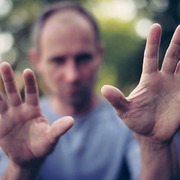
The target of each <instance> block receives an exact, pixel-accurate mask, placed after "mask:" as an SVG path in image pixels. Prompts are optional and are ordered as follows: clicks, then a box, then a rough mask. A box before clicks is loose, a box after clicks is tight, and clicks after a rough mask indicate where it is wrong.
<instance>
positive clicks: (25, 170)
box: [2, 160, 42, 180]
mask: <svg viewBox="0 0 180 180" xmlns="http://www.w3.org/2000/svg"><path fill="white" fill-rule="evenodd" d="M41 164H42V163H37V164H34V163H33V164H32V165H30V164H29V165H28V166H27V165H25V166H23V165H18V164H16V163H14V162H13V161H11V160H10V161H9V164H8V167H7V169H6V172H5V174H4V176H3V178H2V180H9V179H11V180H22V179H26V180H35V179H36V177H37V174H38V171H39V169H40V167H41Z"/></svg>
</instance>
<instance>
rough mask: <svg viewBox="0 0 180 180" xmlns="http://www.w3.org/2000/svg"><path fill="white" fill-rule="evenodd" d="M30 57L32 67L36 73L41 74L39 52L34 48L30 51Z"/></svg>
mask: <svg viewBox="0 0 180 180" xmlns="http://www.w3.org/2000/svg"><path fill="white" fill-rule="evenodd" d="M28 56H29V60H30V61H31V63H32V65H33V66H34V68H35V70H36V72H37V73H39V72H40V71H41V68H40V67H41V66H40V57H39V53H38V52H37V50H36V49H34V48H32V49H30V51H29V53H28Z"/></svg>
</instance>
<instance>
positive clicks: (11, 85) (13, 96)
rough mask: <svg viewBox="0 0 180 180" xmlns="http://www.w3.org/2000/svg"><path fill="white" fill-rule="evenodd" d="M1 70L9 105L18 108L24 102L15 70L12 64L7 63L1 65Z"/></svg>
mask: <svg viewBox="0 0 180 180" xmlns="http://www.w3.org/2000/svg"><path fill="white" fill-rule="evenodd" d="M0 69H1V75H2V80H3V82H4V86H5V90H6V94H7V97H8V100H9V103H10V104H11V105H12V106H18V105H19V104H21V103H22V100H21V96H20V92H19V91H18V89H17V86H16V83H15V79H14V73H13V70H12V68H11V66H10V64H8V63H6V62H3V63H2V64H1V66H0Z"/></svg>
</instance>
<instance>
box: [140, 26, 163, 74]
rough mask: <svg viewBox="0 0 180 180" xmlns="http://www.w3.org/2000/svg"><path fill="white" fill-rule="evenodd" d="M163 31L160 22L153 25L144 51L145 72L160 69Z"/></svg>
mask: <svg viewBox="0 0 180 180" xmlns="http://www.w3.org/2000/svg"><path fill="white" fill-rule="evenodd" d="M161 33H162V29H161V26H160V25H159V24H154V25H152V27H151V29H150V32H149V35H148V38H147V42H146V47H145V51H144V60H143V73H152V72H155V71H157V70H158V58H159V46H160V39H161Z"/></svg>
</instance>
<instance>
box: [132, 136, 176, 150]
mask: <svg viewBox="0 0 180 180" xmlns="http://www.w3.org/2000/svg"><path fill="white" fill-rule="evenodd" d="M135 137H136V139H137V141H138V143H139V145H140V147H141V148H143V149H144V148H146V149H149V150H151V151H159V150H165V149H166V150H167V149H169V148H172V146H173V145H172V144H173V141H172V140H169V141H159V140H156V139H153V138H151V137H147V136H143V135H139V134H135Z"/></svg>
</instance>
